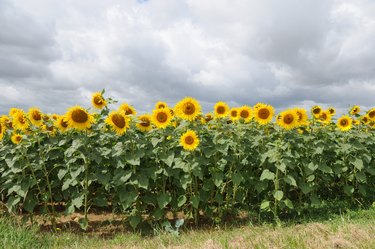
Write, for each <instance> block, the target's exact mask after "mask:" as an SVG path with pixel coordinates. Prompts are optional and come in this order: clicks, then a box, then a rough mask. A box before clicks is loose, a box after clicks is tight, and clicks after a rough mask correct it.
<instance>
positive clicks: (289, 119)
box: [276, 110, 300, 130]
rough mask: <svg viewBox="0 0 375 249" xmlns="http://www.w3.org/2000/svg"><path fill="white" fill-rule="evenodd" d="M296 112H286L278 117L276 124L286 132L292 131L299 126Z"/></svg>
mask: <svg viewBox="0 0 375 249" xmlns="http://www.w3.org/2000/svg"><path fill="white" fill-rule="evenodd" d="M299 119H300V117H299V116H298V114H297V112H296V110H286V111H283V112H281V113H280V114H279V115H277V118H276V123H277V124H278V125H279V126H280V127H281V128H283V129H285V130H291V129H293V128H295V127H297V126H298V125H299V122H298V120H299Z"/></svg>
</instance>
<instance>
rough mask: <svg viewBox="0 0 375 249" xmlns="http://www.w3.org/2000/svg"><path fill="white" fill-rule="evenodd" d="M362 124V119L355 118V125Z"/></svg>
mask: <svg viewBox="0 0 375 249" xmlns="http://www.w3.org/2000/svg"><path fill="white" fill-rule="evenodd" d="M360 124H361V121H360V120H358V119H354V120H353V125H355V126H358V125H360Z"/></svg>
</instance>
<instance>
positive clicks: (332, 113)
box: [327, 107, 336, 116]
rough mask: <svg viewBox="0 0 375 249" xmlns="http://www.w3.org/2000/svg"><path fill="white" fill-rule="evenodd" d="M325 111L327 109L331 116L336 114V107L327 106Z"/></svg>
mask: <svg viewBox="0 0 375 249" xmlns="http://www.w3.org/2000/svg"><path fill="white" fill-rule="evenodd" d="M327 111H328V113H329V115H331V116H333V115H335V114H336V109H335V108H333V107H328V109H327Z"/></svg>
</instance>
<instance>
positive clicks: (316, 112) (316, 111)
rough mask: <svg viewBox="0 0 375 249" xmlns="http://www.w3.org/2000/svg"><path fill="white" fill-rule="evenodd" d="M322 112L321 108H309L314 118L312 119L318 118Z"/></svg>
mask: <svg viewBox="0 0 375 249" xmlns="http://www.w3.org/2000/svg"><path fill="white" fill-rule="evenodd" d="M322 111H323V110H322V108H321V107H320V106H318V105H316V106H314V107H313V108H311V114H312V115H313V116H314V118H319V116H320V114H321V113H322Z"/></svg>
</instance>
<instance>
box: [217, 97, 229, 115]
mask: <svg viewBox="0 0 375 249" xmlns="http://www.w3.org/2000/svg"><path fill="white" fill-rule="evenodd" d="M228 112H229V106H228V105H227V103H225V102H223V101H220V102H217V103H216V104H215V107H214V113H215V117H216V118H225V117H227V116H228Z"/></svg>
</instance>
